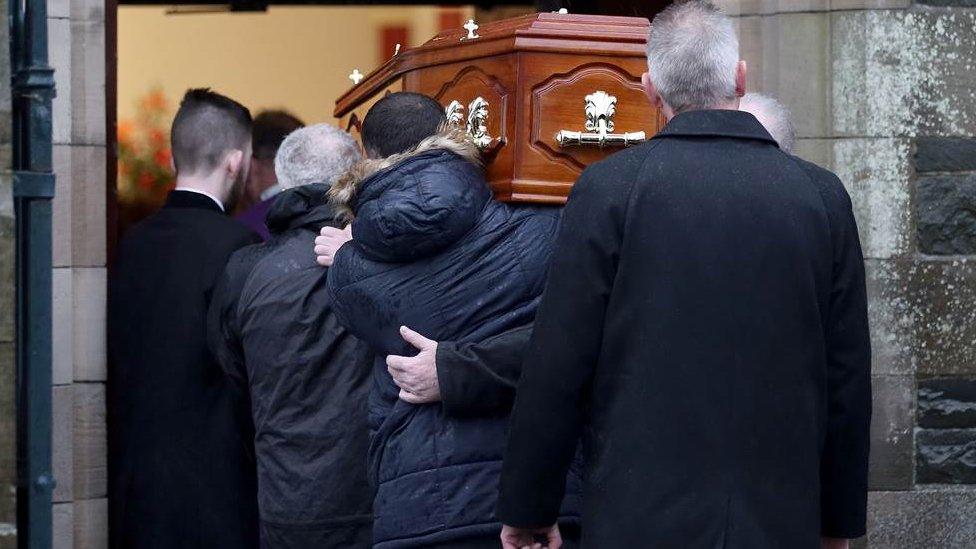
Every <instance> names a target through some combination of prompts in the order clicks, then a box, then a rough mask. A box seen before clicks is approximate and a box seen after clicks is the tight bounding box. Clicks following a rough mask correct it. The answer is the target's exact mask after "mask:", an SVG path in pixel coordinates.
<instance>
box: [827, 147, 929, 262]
mask: <svg viewBox="0 0 976 549" xmlns="http://www.w3.org/2000/svg"><path fill="white" fill-rule="evenodd" d="M909 151H910V143H909V141H908V140H907V139H837V140H835V141H834V171H835V173H836V174H837V176H838V177H839V178H840V180H841V181H843V182H844V185H845V186H846V187H847V190H848V192H850V195H851V200H852V202H853V204H854V215H855V217H856V218H857V224H858V230H859V232H860V236H861V247H862V248H863V251H864V257H865V258H869V259H889V258H896V257H905V256H908V255H911V254H912V253H914V251H915V242H914V241H915V238H914V236H915V226H914V220H913V219H912V210H913V208H912V171H911V166H910V165H909Z"/></svg>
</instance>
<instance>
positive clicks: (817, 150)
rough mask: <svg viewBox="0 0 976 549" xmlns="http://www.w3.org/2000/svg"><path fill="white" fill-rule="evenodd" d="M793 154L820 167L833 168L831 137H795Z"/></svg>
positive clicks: (832, 143) (831, 169)
mask: <svg viewBox="0 0 976 549" xmlns="http://www.w3.org/2000/svg"><path fill="white" fill-rule="evenodd" d="M793 154H795V155H796V156H799V157H800V158H802V159H804V160H806V161H807V162H813V163H814V164H816V165H818V166H820V167H821V168H824V169H827V170H830V171H833V170H834V142H833V140H831V139H797V141H796V146H794V147H793Z"/></svg>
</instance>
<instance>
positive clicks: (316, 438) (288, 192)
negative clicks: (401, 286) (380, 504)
mask: <svg viewBox="0 0 976 549" xmlns="http://www.w3.org/2000/svg"><path fill="white" fill-rule="evenodd" d="M359 159H360V152H359V147H358V145H357V144H356V142H355V141H354V140H353V139H352V138H351V137H350V136H349V135H348V134H346V132H343V131H341V130H340V129H338V128H336V127H334V126H331V125H329V124H317V125H313V126H308V127H305V128H301V129H299V130H296V131H294V132H293V133H291V134H290V135H289V136H288V137H287V138H286V139H285V140H284V141H283V142H282V144H281V147H280V148H279V150H278V153H277V156H276V158H275V173H276V175H277V178H278V183H279V184H280V185H281V186H282V187H283V188H284V190H283V191H282V192H281V193H280V194H279V195H278V196H277V197H276V198H275V200H274V203H273V204H272V205H271V209H270V210H269V212H268V216H267V224H268V229H269V230H270V232H271V238H270V239H269V240H268V241H267V242H265V243H264V244H259V245H255V246H249V247H247V248H243V249H241V250H239V251H238V252H237V253H235V254H234V255H233V256H231V258H230V261H229V262H228V264H227V267H226V269H225V271H224V275H223V277H222V279H221V280H220V282H219V283H218V285H217V287H216V289H215V291H214V296H213V299H212V302H211V307H210V315H209V319H208V331H209V333H208V342H209V345H210V349H211V351H212V353H213V354H214V356H215V357H216V359H217V361H218V362H219V363H220V365H221V367H222V368H223V370H224V372H225V373H226V374H227V379H228V383H229V384H230V385H232V386H233V387H234V392H235V394H236V395H238V396H239V400H240V402H241V406H240V408H241V412H242V414H246V415H249V416H250V419H252V420H253V423H252V425H253V428H254V431H253V432H252V433H250V435H251V436H250V437H248V441H249V442H250V441H252V440H253V451H254V452H255V458H256V461H257V475H258V509H259V513H260V519H261V532H260V533H261V546H262V547H266V548H285V547H288V548H291V547H294V548H332V547H368V546H369V544H370V540H371V524H372V517H371V510H370V506H371V494H370V491H369V489H368V488H367V487H366V477H365V467H364V466H363V459H364V456H365V454H366V438H367V434H366V430H365V429H364V428H362V425H363V424H364V418H365V402H364V400H362V399H360V400H359V401H358V402H357V401H356V400H355V399H350V398H349V396H350V395H363V394H365V392H366V391H367V390H368V389H367V385H368V381H369V364H370V362H371V355H370V353H369V350H368V349H367V348H366V347H365V346H364V345H362V344H361V343H360V342H359V341H357V340H356V339H354V338H353V337H352V335H350V334H349V332H348V331H346V330H345V329H344V328H342V327H341V326H340V325H339V323H338V322H337V321H336V319H335V315H334V314H333V313H332V306H331V301H330V299H329V296H328V292H327V291H326V287H325V280H326V274H325V271H324V270H323V269H322V268H321V267H319V265H318V264H317V263H316V262H315V256H314V255H312V254H311V253H309V248H310V247H311V246H312V242H313V241H314V240H315V236H316V235H317V234H318V232H319V230H320V229H321V228H322V227H323V226H327V225H334V224H335V223H334V217H335V216H334V215H333V211H332V209H331V207H329V206H328V204H327V201H326V196H325V195H326V192H327V191H328V190H329V186H330V184H331V183H332V182H333V181H334V180H335V179H336V178H337V177H339V176H340V175H342V174H343V173H344V172H345V171H346V170H348V169H349V168H350V167H351V166H352V165H353V164H354V163H355V162H356V161H358V160H359Z"/></svg>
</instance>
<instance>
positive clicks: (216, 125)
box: [170, 88, 251, 173]
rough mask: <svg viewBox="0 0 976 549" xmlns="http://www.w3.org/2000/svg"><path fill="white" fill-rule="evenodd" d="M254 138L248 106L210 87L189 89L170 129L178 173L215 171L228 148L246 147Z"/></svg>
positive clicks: (240, 148)
mask: <svg viewBox="0 0 976 549" xmlns="http://www.w3.org/2000/svg"><path fill="white" fill-rule="evenodd" d="M250 140H251V112H250V111H248V110H247V107H245V106H244V105H241V104H240V103H238V102H237V101H234V100H233V99H231V98H229V97H225V96H223V95H220V94H219V93H217V92H214V91H211V90H210V88H195V89H190V90H187V92H186V94H184V95H183V100H182V101H180V109H179V110H178V111H177V112H176V117H175V118H174V119H173V129H172V131H171V132H170V141H171V144H172V147H173V164H174V165H175V166H176V173H197V172H201V171H206V172H209V171H212V170H214V169H215V168H216V167H217V166H219V165H220V161H221V160H223V157H224V155H225V154H227V152H228V151H232V150H245V147H246V145H247V143H248V142H249V141H250Z"/></svg>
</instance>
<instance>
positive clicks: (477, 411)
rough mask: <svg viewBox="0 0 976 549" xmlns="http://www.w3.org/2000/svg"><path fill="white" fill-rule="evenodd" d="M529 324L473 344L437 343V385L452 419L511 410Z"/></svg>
mask: <svg viewBox="0 0 976 549" xmlns="http://www.w3.org/2000/svg"><path fill="white" fill-rule="evenodd" d="M531 336H532V325H531V324H529V325H526V326H522V327H519V328H515V329H514V330H509V331H507V332H504V333H501V334H498V335H496V336H494V337H491V338H488V339H486V340H484V341H479V342H476V343H454V342H451V341H445V342H441V343H438V344H437V356H436V358H435V363H436V367H437V382H438V384H439V385H440V388H441V402H442V404H443V406H444V412H445V413H447V414H448V415H451V416H473V415H482V416H483V415H494V414H499V415H504V414H507V413H508V412H509V411H511V408H512V402H513V401H514V400H515V387H516V385H517V384H518V380H519V376H520V375H521V374H522V360H523V358H524V357H525V352H526V348H527V347H528V345H529V338H530V337H531Z"/></svg>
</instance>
